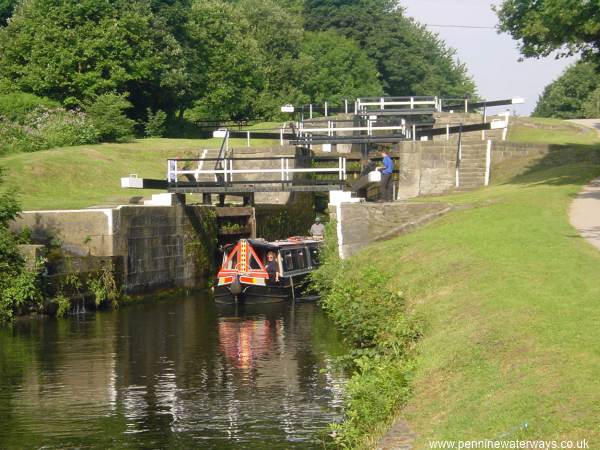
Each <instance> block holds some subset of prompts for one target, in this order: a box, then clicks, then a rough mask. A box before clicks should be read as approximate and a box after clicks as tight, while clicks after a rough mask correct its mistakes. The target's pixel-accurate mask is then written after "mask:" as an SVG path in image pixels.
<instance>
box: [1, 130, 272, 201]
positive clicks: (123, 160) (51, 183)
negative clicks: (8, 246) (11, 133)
mask: <svg viewBox="0 0 600 450" xmlns="http://www.w3.org/2000/svg"><path fill="white" fill-rule="evenodd" d="M220 145H221V139H140V140H136V141H135V142H132V143H125V144H98V145H83V146H77V147H64V148H56V149H51V150H44V151H40V152H35V153H17V154H13V155H8V156H5V157H2V158H0V166H1V167H4V168H5V169H6V174H5V176H6V184H7V185H10V186H15V187H17V188H18V190H19V192H20V196H19V198H20V201H21V204H22V206H23V208H24V209H27V210H38V209H70V208H85V207H90V206H97V205H116V204H122V203H127V202H128V200H129V198H130V197H132V196H136V195H143V196H150V195H151V194H152V193H157V192H160V191H152V190H143V191H137V190H134V189H128V190H126V189H121V187H120V186H121V184H120V178H121V177H124V176H128V175H129V174H132V173H136V174H138V176H140V177H144V178H157V179H165V178H166V170H167V162H166V160H167V158H173V157H196V156H198V155H199V154H200V153H201V151H202V149H205V148H209V149H210V148H212V149H218V148H219V147H220ZM229 145H230V147H232V148H243V147H245V146H246V140H245V139H231V140H230V143H229ZM251 145H252V146H256V147H260V146H265V147H269V146H272V141H266V140H260V139H252V140H251Z"/></svg>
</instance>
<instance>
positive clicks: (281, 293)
mask: <svg viewBox="0 0 600 450" xmlns="http://www.w3.org/2000/svg"><path fill="white" fill-rule="evenodd" d="M300 278H301V279H300ZM306 281H307V280H306V277H305V276H303V277H297V278H294V280H293V284H292V283H290V282H289V281H286V282H285V283H283V284H278V285H270V286H252V285H242V289H241V293H240V294H238V295H237V296H236V295H234V294H232V293H231V291H230V289H229V285H226V286H217V287H216V288H215V291H214V297H215V301H217V302H219V303H228V304H236V303H253V304H261V303H275V302H282V301H285V300H289V299H292V298H294V297H300V296H301V294H302V292H303V291H304V288H305V286H306ZM236 297H237V298H236Z"/></svg>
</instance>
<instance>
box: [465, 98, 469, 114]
mask: <svg viewBox="0 0 600 450" xmlns="http://www.w3.org/2000/svg"><path fill="white" fill-rule="evenodd" d="M468 112H469V100H467V99H466V98H465V114H466V113H468Z"/></svg>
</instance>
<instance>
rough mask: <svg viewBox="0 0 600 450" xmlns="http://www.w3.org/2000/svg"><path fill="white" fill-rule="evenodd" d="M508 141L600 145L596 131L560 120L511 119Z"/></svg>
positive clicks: (599, 138)
mask: <svg viewBox="0 0 600 450" xmlns="http://www.w3.org/2000/svg"><path fill="white" fill-rule="evenodd" d="M508 140H509V141H512V142H524V143H544V144H561V145H568V144H579V145H592V144H597V143H600V136H599V135H598V133H597V131H596V130H593V129H591V128H586V127H584V126H582V125H577V124H575V123H571V122H567V121H565V120H560V119H549V118H540V117H519V118H513V119H511V121H510V123H509V128H508Z"/></svg>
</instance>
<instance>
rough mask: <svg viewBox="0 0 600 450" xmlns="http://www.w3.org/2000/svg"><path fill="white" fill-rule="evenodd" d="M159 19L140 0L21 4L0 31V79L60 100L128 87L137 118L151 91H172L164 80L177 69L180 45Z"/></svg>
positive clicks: (76, 101)
mask: <svg viewBox="0 0 600 450" xmlns="http://www.w3.org/2000/svg"><path fill="white" fill-rule="evenodd" d="M159 22H160V21H159V20H158V19H157V18H156V16H155V15H154V14H153V12H152V10H151V8H150V5H149V3H148V2H146V1H143V0H131V1H128V0H111V1H103V2H98V1H95V0H83V1H79V2H72V1H56V0H29V1H26V2H21V3H19V4H18V6H17V8H16V10H15V12H14V14H13V16H12V18H11V20H10V22H9V23H8V25H7V26H6V27H4V28H2V29H0V79H2V78H3V79H5V80H9V81H10V82H11V83H13V84H14V85H15V87H16V88H17V89H19V90H22V91H24V92H31V93H34V94H36V95H39V96H44V97H49V98H51V99H54V100H58V101H60V102H62V103H63V104H65V105H67V106H74V105H82V104H84V103H85V102H86V101H89V100H93V99H94V98H95V97H97V96H98V95H101V94H103V93H106V92H111V91H118V92H129V93H130V95H131V100H132V101H133V103H134V104H135V106H136V109H135V110H134V114H133V115H134V116H140V117H143V116H144V114H145V108H146V104H150V103H153V102H154V100H155V97H156V95H157V92H159V91H161V96H162V97H169V95H171V96H172V95H175V94H173V93H172V91H173V90H176V89H177V83H176V82H171V83H169V82H168V80H170V79H171V78H173V77H172V72H173V71H177V70H182V69H181V67H180V65H179V64H178V61H179V60H180V58H178V55H180V54H181V48H180V46H179V45H178V43H177V41H176V40H175V39H174V38H173V37H172V36H171V35H170V34H169V33H168V31H166V30H165V27H162V26H160V25H161V24H160V23H159ZM169 91H171V93H170V94H169ZM136 113H137V114H136Z"/></svg>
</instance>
